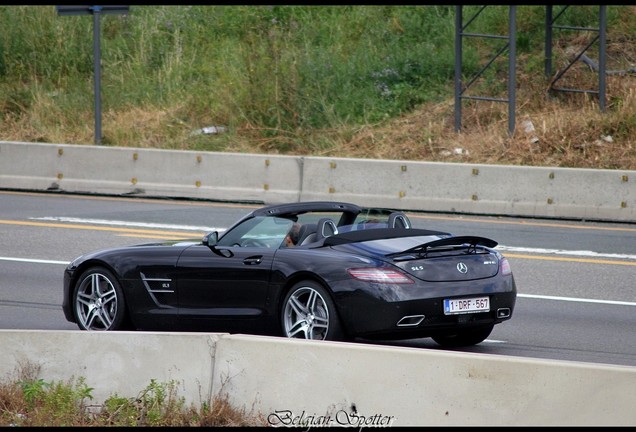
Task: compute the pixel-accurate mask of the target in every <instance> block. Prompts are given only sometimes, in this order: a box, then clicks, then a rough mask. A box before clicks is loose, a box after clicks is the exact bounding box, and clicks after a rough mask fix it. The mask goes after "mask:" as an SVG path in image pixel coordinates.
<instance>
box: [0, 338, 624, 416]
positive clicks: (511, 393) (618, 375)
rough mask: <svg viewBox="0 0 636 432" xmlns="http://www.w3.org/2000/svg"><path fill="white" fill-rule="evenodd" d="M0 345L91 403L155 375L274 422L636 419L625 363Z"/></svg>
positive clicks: (313, 344)
mask: <svg viewBox="0 0 636 432" xmlns="http://www.w3.org/2000/svg"><path fill="white" fill-rule="evenodd" d="M0 347H1V349H0V373H1V374H2V376H3V378H5V379H10V378H11V377H12V376H14V375H15V373H16V371H19V370H20V367H24V365H26V364H31V365H33V366H38V367H39V368H40V371H39V376H38V377H37V378H39V379H43V380H44V381H45V382H49V383H50V382H59V381H62V382H68V380H69V379H72V378H75V379H78V378H80V377H82V378H84V379H85V383H86V385H88V386H90V387H92V388H93V391H92V395H93V398H94V399H93V400H92V401H90V403H91V404H98V405H101V404H102V403H103V402H104V401H105V400H106V399H107V398H108V397H109V396H113V395H117V396H119V397H127V398H134V397H137V396H138V394H139V393H140V392H141V391H142V390H143V389H145V388H146V387H147V386H148V385H149V384H150V383H151V380H155V382H157V383H170V382H173V383H177V384H178V385H177V386H176V389H177V392H178V394H177V396H178V397H183V399H184V401H185V402H186V403H187V404H188V406H189V404H193V405H194V406H201V405H200V404H202V403H204V402H205V403H210V402H212V401H213V400H214V397H215V396H220V397H222V398H224V397H227V400H228V401H229V402H230V403H231V404H232V405H233V406H234V407H236V408H239V409H241V408H243V409H245V411H246V412H247V413H250V414H254V415H260V416H262V418H263V419H265V420H266V421H267V422H269V424H270V425H272V426H300V427H317V426H355V427H364V426H427V425H430V426H488V425H492V426H552V425H554V426H604V425H606V426H633V425H634V424H636V410H634V406H636V391H634V383H635V382H636V367H631V366H615V365H604V364H595V363H584V362H572V361H555V360H542V359H531V358H521V357H512V356H502V355H493V354H483V353H463V352H453V351H445V350H436V349H425V348H412V347H388V346H380V345H372V344H363V343H346V342H324V341H306V340H298V339H287V338H282V337H266V336H249V335H229V334H226V333H172V332H168V333H158V332H85V331H79V330H59V331H57V330H45V331H34V330H0ZM87 347H90V349H87ZM361 365H363V367H361Z"/></svg>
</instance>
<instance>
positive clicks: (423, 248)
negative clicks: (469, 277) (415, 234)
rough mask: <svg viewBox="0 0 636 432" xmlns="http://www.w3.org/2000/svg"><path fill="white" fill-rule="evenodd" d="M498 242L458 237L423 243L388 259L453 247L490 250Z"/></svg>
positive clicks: (389, 255) (482, 238)
mask: <svg viewBox="0 0 636 432" xmlns="http://www.w3.org/2000/svg"><path fill="white" fill-rule="evenodd" d="M497 244H498V243H497V242H496V241H494V240H492V239H489V238H486V237H478V236H457V237H446V238H443V239H439V240H433V241H431V242H428V243H423V244H421V245H419V246H415V247H412V248H410V249H406V250H404V251H402V252H394V253H390V254H388V255H386V256H387V257H396V256H400V255H407V254H410V253H417V254H426V253H427V252H428V250H429V249H432V248H439V247H442V246H451V247H452V248H466V249H469V250H470V249H473V250H475V249H477V246H485V247H488V248H494V247H495V246H497Z"/></svg>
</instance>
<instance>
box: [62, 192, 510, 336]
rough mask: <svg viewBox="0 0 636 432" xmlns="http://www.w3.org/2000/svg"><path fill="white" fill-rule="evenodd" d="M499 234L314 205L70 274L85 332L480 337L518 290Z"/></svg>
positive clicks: (260, 214) (94, 259)
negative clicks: (466, 232) (465, 232)
mask: <svg viewBox="0 0 636 432" xmlns="http://www.w3.org/2000/svg"><path fill="white" fill-rule="evenodd" d="M496 246H497V242H496V241H494V240H492V239H488V238H484V237H480V236H455V235H452V234H450V233H447V232H441V231H435V230H428V229H421V228H414V227H413V226H412V224H411V220H410V219H409V218H408V216H407V215H406V214H405V213H404V212H403V211H396V210H391V209H382V208H365V207H360V206H358V205H355V204H351V203H344V202H330V201H315V202H299V203H290V204H280V205H269V206H265V207H262V208H259V209H256V210H253V211H251V212H249V213H248V214H246V215H245V216H243V217H242V218H240V219H239V220H238V221H237V222H235V223H234V224H233V225H232V226H230V227H229V228H228V229H227V230H225V231H221V232H219V231H214V232H210V233H208V234H206V235H205V236H203V238H202V239H196V240H183V241H170V242H160V243H150V244H141V245H137V246H126V247H119V248H111V249H105V250H101V251H96V252H93V253H88V254H86V255H83V256H80V257H78V258H76V259H75V260H73V261H72V262H71V263H70V264H69V265H68V267H67V268H66V269H65V271H64V299H63V311H64V315H65V317H66V319H67V320H68V321H70V322H73V323H76V324H77V325H78V327H79V328H80V329H82V330H134V329H137V330H155V331H157V330H158V331H206V332H220V333H245V334H260V335H272V336H282V337H290V338H303V339H314V340H353V339H355V338H361V339H368V340H399V339H413V338H425V337H427V338H428V337H430V338H432V339H433V340H434V341H435V342H437V343H438V344H439V345H441V346H444V347H461V346H468V345H474V344H478V343H480V342H482V341H483V340H485V339H486V338H487V337H488V336H489V335H490V333H491V331H492V330H493V327H494V326H495V325H496V324H499V323H501V322H503V321H506V320H509V319H510V318H511V317H512V313H513V310H514V307H515V301H516V296H517V289H516V285H515V280H514V277H513V274H512V271H511V268H510V264H509V263H508V260H507V259H506V258H505V257H504V256H502V254H501V253H500V252H499V251H497V250H496V249H495V247H496Z"/></svg>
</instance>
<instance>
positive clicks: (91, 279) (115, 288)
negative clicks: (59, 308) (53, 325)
mask: <svg viewBox="0 0 636 432" xmlns="http://www.w3.org/2000/svg"><path fill="white" fill-rule="evenodd" d="M73 310H74V312H75V319H76V321H77V325H78V326H79V328H80V329H82V330H121V329H122V328H123V327H124V322H125V321H126V306H125V303H124V294H123V291H122V289H121V285H120V284H119V281H118V280H117V278H116V277H115V276H114V275H113V273H112V272H110V271H109V270H107V269H105V268H101V267H93V268H90V269H88V270H86V271H85V272H84V273H83V274H82V275H81V276H80V278H79V279H78V282H77V284H76V286H75V290H74V291H73Z"/></svg>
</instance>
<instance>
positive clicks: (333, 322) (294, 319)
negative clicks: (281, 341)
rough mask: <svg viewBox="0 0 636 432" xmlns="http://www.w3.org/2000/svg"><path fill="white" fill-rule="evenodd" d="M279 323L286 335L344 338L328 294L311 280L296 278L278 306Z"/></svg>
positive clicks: (334, 339) (317, 338)
mask: <svg viewBox="0 0 636 432" xmlns="http://www.w3.org/2000/svg"><path fill="white" fill-rule="evenodd" d="M281 323H282V327H283V336H286V337H288V338H300V339H311V340H331V341H338V340H343V339H344V334H343V331H342V326H341V324H340V318H339V317H338V312H337V311H336V306H335V304H334V302H333V300H332V299H331V295H330V294H329V292H328V291H327V290H326V289H325V288H324V287H323V286H322V285H320V284H319V283H317V282H314V281H309V280H307V281H302V282H299V283H297V284H295V285H294V286H293V287H292V288H291V289H290V290H289V292H288V293H287V295H286V296H285V300H284V301H283V304H282V308H281Z"/></svg>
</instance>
